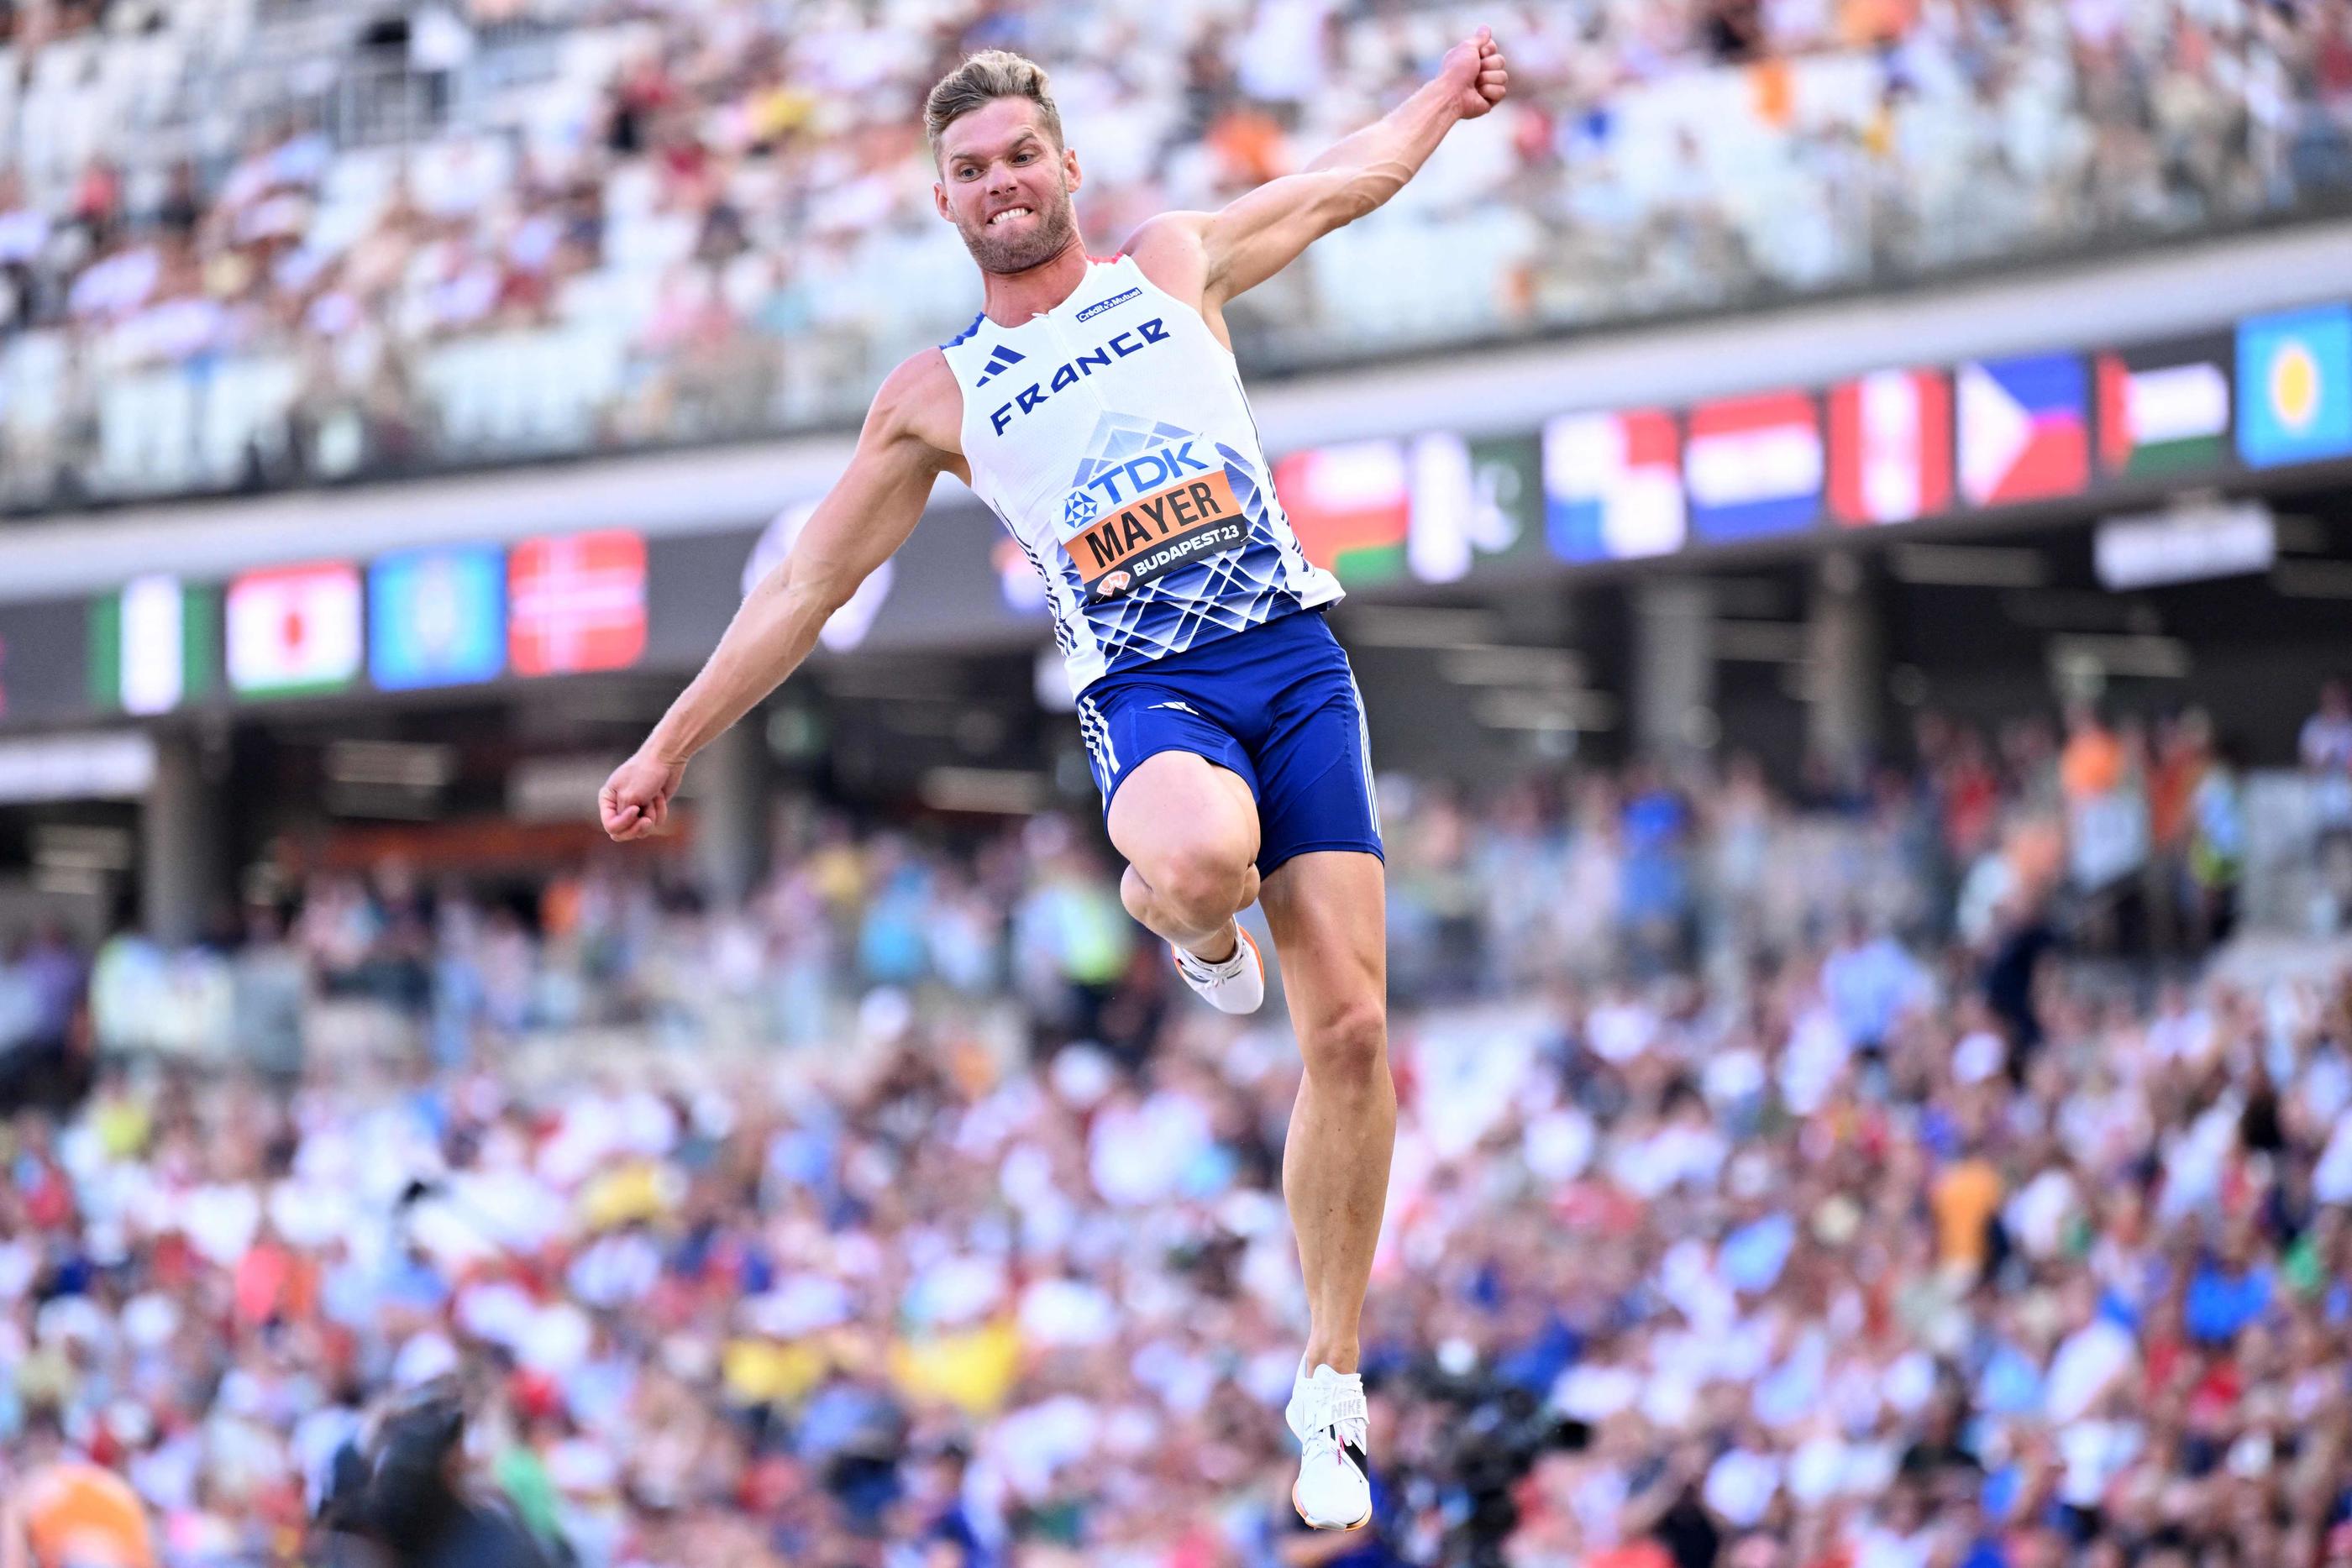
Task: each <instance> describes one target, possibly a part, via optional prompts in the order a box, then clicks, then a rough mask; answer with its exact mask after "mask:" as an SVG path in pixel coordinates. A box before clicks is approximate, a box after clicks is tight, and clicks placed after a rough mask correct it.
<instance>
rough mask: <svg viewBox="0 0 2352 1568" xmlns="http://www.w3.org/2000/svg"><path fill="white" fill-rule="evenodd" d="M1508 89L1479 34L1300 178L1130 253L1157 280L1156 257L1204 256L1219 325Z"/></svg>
mask: <svg viewBox="0 0 2352 1568" xmlns="http://www.w3.org/2000/svg"><path fill="white" fill-rule="evenodd" d="M1509 82H1510V74H1509V72H1508V71H1507V70H1506V69H1505V68H1504V65H1503V51H1502V47H1501V46H1500V45H1498V44H1496V42H1495V39H1494V35H1493V34H1492V32H1491V31H1490V30H1489V29H1487V28H1485V27H1481V28H1479V29H1478V31H1477V33H1476V34H1475V36H1473V37H1469V38H1466V39H1465V40H1464V41H1463V42H1461V43H1459V44H1456V45H1455V46H1454V47H1453V48H1452V49H1450V50H1448V51H1447V53H1446V56H1445V59H1444V63H1443V64H1441V65H1440V66H1439V67H1438V71H1437V74H1436V75H1435V76H1434V77H1432V78H1430V79H1429V80H1428V81H1427V82H1426V83H1424V84H1423V86H1422V88H1421V89H1420V90H1419V91H1417V92H1415V93H1414V94H1413V95H1412V97H1411V98H1409V99H1405V100H1404V102H1402V103H1401V104H1399V105H1398V106H1397V107H1396V108H1395V109H1393V110H1390V111H1389V112H1388V113H1387V114H1385V115H1382V116H1381V118H1380V119H1379V120H1374V121H1373V122H1372V123H1371V124H1370V125H1368V126H1366V127H1364V129H1363V130H1361V131H1357V132H1356V133H1355V134H1354V135H1352V136H1349V137H1348V138H1347V139H1346V140H1344V141H1339V143H1337V144H1336V145H1334V146H1333V147H1331V148H1330V150H1329V151H1328V152H1325V153H1324V154H1323V155H1322V156H1321V157H1319V158H1318V159H1316V160H1315V161H1314V162H1311V163H1309V164H1307V167H1306V168H1304V169H1302V170H1300V171H1299V172H1297V173H1296V174H1286V175H1284V176H1283V177H1282V178H1280V179H1278V180H1269V181H1267V182H1266V183H1265V184H1263V185H1260V186H1259V187H1258V188H1257V189H1256V190H1255V191H1252V192H1250V193H1248V194H1247V195H1245V196H1243V197H1241V198H1239V199H1238V200H1236V201H1234V202H1233V203H1232V204H1229V205H1228V206H1226V207H1225V208H1224V209H1223V210H1222V211H1220V212H1215V213H1171V214H1167V215H1166V216H1165V217H1160V218H1155V219H1153V220H1152V221H1151V222H1150V224H1147V225H1144V227H1143V229H1142V230H1141V231H1140V232H1139V233H1138V234H1137V235H1136V237H1135V240H1134V243H1133V244H1132V245H1131V246H1129V248H1130V249H1131V250H1133V251H1134V252H1135V254H1136V256H1137V259H1138V261H1139V262H1140V263H1142V264H1143V265H1144V266H1145V267H1146V268H1147V270H1150V268H1151V266H1152V261H1153V259H1154V258H1153V257H1152V256H1150V255H1149V254H1147V253H1149V252H1152V251H1160V252H1163V253H1165V252H1177V251H1183V250H1189V249H1192V248H1195V247H1197V251H1198V260H1197V263H1195V272H1194V275H1195V276H1197V277H1199V279H1200V284H1201V294H1202V309H1203V311H1204V312H1207V313H1209V314H1211V315H1212V317H1213V314H1214V312H1215V311H1217V310H1218V309H1219V308H1222V307H1223V304H1224V302H1225V301H1226V300H1228V299H1231V298H1234V296H1235V295H1237V294H1241V293H1244V292H1245V291H1247V290H1249V289H1252V288H1255V287H1257V286H1258V285H1259V284H1261V283H1264V282H1265V280H1266V279H1267V278H1269V277H1273V276H1274V275H1275V274H1276V273H1277V272H1280V271H1281V270H1282V269H1283V268H1284V267H1288V266H1289V265H1290V264H1291V263H1292V262H1293V261H1296V260H1297V258H1298V256H1299V253H1301V252H1302V251H1304V250H1305V249H1306V248H1307V246H1310V245H1312V244H1314V243H1315V242H1316V241H1317V240H1318V239H1321V238H1322V237H1323V236H1324V235H1327V234H1329V233H1330V232H1331V231H1332V230H1333V229H1336V228H1340V227H1344V226H1345V225H1349V224H1351V223H1353V222H1355V221H1356V220H1357V219H1358V218H1360V217H1362V216H1363V215H1364V214H1366V213H1369V212H1371V211H1372V210H1373V209H1375V208H1377V207H1379V206H1380V205H1381V204H1382V203H1384V202H1386V201H1387V200H1388V199H1389V198H1390V197H1391V196H1393V195H1395V194H1396V193H1398V192H1399V191H1401V190H1402V189H1403V188H1404V184H1405V182H1406V181H1408V180H1410V179H1412V177H1413V175H1415V174H1416V173H1418V172H1420V171H1421V166H1422V165H1423V163H1426V162H1429V155H1430V154H1431V153H1433V152H1436V151H1437V144H1438V143H1439V142H1440V141H1444V140H1445V133H1446V132H1447V131H1451V130H1453V129H1454V126H1455V125H1456V124H1458V123H1459V122H1461V121H1462V120H1475V119H1477V118H1478V117H1479V116H1480V115H1483V114H1485V113H1486V112H1487V110H1491V109H1493V108H1494V107H1495V105H1496V104H1498V103H1500V102H1502V101H1503V97H1504V95H1505V93H1506V92H1507V91H1508V90H1509ZM1154 281H1158V278H1157V277H1155V278H1154Z"/></svg>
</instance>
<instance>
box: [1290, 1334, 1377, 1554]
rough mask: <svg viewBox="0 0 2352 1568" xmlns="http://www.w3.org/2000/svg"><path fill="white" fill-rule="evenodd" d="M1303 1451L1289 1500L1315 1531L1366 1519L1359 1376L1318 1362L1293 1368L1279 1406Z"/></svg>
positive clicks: (1368, 1496) (1366, 1452)
mask: <svg viewBox="0 0 2352 1568" xmlns="http://www.w3.org/2000/svg"><path fill="white" fill-rule="evenodd" d="M1282 1415H1283V1418H1284V1419H1285V1420H1286V1421H1288V1422H1289V1423H1290V1430H1291V1432H1292V1434H1293V1435H1294V1436H1296V1437H1297V1438H1298V1443H1299V1447H1300V1448H1301V1449H1302V1450H1304V1451H1303V1453H1302V1454H1301V1455H1300V1458H1299V1461H1298V1480H1297V1484H1296V1485H1294V1486H1293V1487H1292V1488H1291V1489H1290V1505H1291V1506H1292V1507H1293V1508H1295V1509H1297V1511H1298V1517H1299V1518H1301V1519H1303V1520H1305V1521H1307V1524H1308V1526H1309V1527H1311V1528H1313V1529H1316V1530H1356V1529H1360V1528H1361V1527H1362V1526H1364V1525H1366V1524H1369V1523H1370V1522H1371V1518H1372V1482H1371V1478H1370V1474H1369V1473H1368V1472H1369V1470H1370V1465H1371V1458H1370V1448H1371V1440H1372V1419H1371V1412H1370V1409H1368V1408H1367V1407H1366V1406H1365V1404H1364V1380H1363V1378H1362V1377H1361V1376H1360V1375H1358V1374H1356V1373H1353V1372H1350V1373H1346V1374H1344V1375H1343V1374H1340V1373H1337V1372H1334V1371H1332V1370H1331V1369H1330V1368H1329V1367H1328V1366H1318V1367H1317V1368H1316V1369H1315V1375H1313V1376H1312V1377H1309V1376H1307V1369H1306V1368H1305V1367H1301V1368H1299V1377H1298V1381H1297V1382H1296V1383H1294V1384H1293V1385H1291V1389H1290V1405H1289V1407H1288V1408H1287V1409H1286V1410H1284V1411H1283V1413H1282Z"/></svg>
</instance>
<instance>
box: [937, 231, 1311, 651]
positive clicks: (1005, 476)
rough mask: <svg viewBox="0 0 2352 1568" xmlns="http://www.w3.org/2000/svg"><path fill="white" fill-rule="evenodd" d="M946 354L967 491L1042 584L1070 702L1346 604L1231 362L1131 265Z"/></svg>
mask: <svg viewBox="0 0 2352 1568" xmlns="http://www.w3.org/2000/svg"><path fill="white" fill-rule="evenodd" d="M940 348H941V350H942V351H943V352H944V353H945V354H946V355H947V361H948V366H949V368H950V370H952V371H954V372H955V378H956V382H957V384H958V385H959V386H961V388H962V389H963V453H964V459H965V461H966V463H967V464H968V465H970V466H971V487H972V488H973V490H975V491H977V492H978V493H979V495H980V498H981V499H982V500H983V501H986V502H987V503H988V504H989V506H990V507H992V509H993V510H994V511H995V513H996V515H997V516H998V517H1001V518H1002V519H1003V522H1004V526H1005V527H1006V528H1010V529H1011V530H1012V531H1013V538H1015V539H1017V540H1018V541H1020V545H1021V548H1022V549H1023V550H1024V551H1025V552H1026V553H1027V554H1028V557H1029V563H1030V564H1031V565H1032V566H1034V567H1035V568H1036V569H1037V572H1038V575H1039V576H1041V577H1043V578H1044V579H1045V590H1046V597H1047V602H1048V603H1049V604H1050V606H1051V607H1052V610H1053V614H1054V640H1055V643H1057V644H1058V645H1059V646H1060V648H1061V650H1062V656H1063V658H1064V659H1065V660H1066V661H1067V662H1068V664H1069V669H1070V685H1071V689H1072V690H1074V691H1084V690H1085V689H1086V688H1087V686H1088V685H1092V684H1093V683H1094V682H1095V681H1097V679H1099V678H1101V677H1102V676H1103V675H1106V674H1110V673H1112V672H1113V671H1119V670H1129V669H1133V668H1135V667H1137V666H1138V665H1141V664H1150V662H1151V661H1153V660H1155V659H1160V658H1164V657H1166V656H1167V655H1168V654H1171V653H1182V652H1183V651H1184V650H1186V649H1188V648H1196V647H1200V646H1202V644H1204V643H1213V642H1215V641H1217V640H1218V639H1219V638H1222V637H1229V636H1231V635H1233V634H1234V632H1246V631H1248V630H1249V629H1250V628H1251V627H1253V626H1257V625H1262V624H1264V623H1265V622H1268V621H1272V620H1276V619H1277V618H1278V617H1281V616H1284V615H1288V614H1291V613H1293V612H1297V611H1300V610H1306V609H1310V608H1312V607H1314V606H1316V605H1318V604H1328V603H1331V602H1333V601H1336V600H1337V599H1339V580H1338V579H1336V578H1334V577H1333V576H1332V575H1331V574H1330V573H1329V572H1328V571H1325V570H1322V569H1321V568H1320V567H1317V566H1313V565H1310V564H1308V562H1307V557H1306V555H1305V554H1304V552H1302V551H1301V550H1300V549H1299V548H1298V538H1297V535H1296V534H1294V533H1292V532H1291V530H1290V520H1289V518H1287V517H1284V516H1283V512H1282V505H1281V503H1280V502H1278V501H1277V500H1276V499H1275V495H1274V482H1273V478H1272V474H1271V470H1270V469H1269V468H1268V466H1267V465H1266V460H1265V450H1264V448H1262V447H1261V446H1260V445H1259V444H1258V438H1257V424H1256V422H1255V420H1254V419H1253V418H1252V417H1251V414H1250V411H1249V403H1248V402H1247V400H1246V399H1245V398H1244V395H1243V392H1242V382H1241V372H1240V371H1239V370H1238V368H1236V366H1235V365H1234V356H1233V353H1232V351H1231V350H1228V349H1226V347H1225V346H1224V345H1223V343H1220V342H1218V341H1217V340H1216V336H1215V334H1213V333H1212V332H1211V331H1210V330H1209V324H1208V323H1207V322H1206V321H1204V320H1202V319H1201V314H1200V312H1199V311H1198V310H1196V309H1194V308H1192V306H1189V305H1187V304H1185V303H1184V302H1183V301H1181V300H1180V299H1178V298H1175V297H1174V296H1173V295H1171V294H1168V293H1165V292H1163V291H1162V290H1160V288H1159V287H1155V286H1154V285H1153V284H1152V282H1151V281H1150V279H1149V278H1147V277H1144V276H1143V269H1142V268H1141V267H1138V266H1136V264H1135V261H1134V258H1133V257H1131V256H1118V257H1116V258H1114V259H1112V260H1109V261H1093V262H1091V263H1090V264H1089V265H1088V267H1087V274H1086V277H1085V278H1084V279H1083V280H1082V281H1081V282H1080V283H1079V284H1078V287H1076V289H1075V290H1073V291H1072V293H1071V295H1070V297H1069V298H1067V299H1065V300H1063V301H1062V303H1060V304H1059V305H1057V306H1055V308H1053V309H1051V310H1048V311H1046V312H1045V313H1044V314H1042V315H1039V316H1034V317H1032V318H1031V319H1029V320H1028V321H1026V322H1024V324H1022V325H1021V326H1018V327H1003V326H999V325H998V324H997V323H995V322H993V321H991V320H990V319H988V318H987V316H986V315H985V314H982V316H980V317H977V318H975V319H973V321H972V324H971V326H970V327H968V328H966V329H964V331H963V333H962V335H961V337H958V338H957V339H956V340H954V341H952V342H950V343H944V344H941V345H940Z"/></svg>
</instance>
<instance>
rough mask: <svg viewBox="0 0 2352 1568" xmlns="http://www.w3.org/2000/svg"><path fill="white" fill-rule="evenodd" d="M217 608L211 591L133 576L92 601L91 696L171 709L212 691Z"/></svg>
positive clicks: (105, 702)
mask: <svg viewBox="0 0 2352 1568" xmlns="http://www.w3.org/2000/svg"><path fill="white" fill-rule="evenodd" d="M219 620H220V617H219V613H218V610H217V608H216V607H215V603H214V601H213V594H212V591H211V590H209V589H202V588H191V587H189V586H188V585H187V584H185V583H184V582H182V581H181V580H179V579H178V578H176V577H164V576H161V575H158V576H152V577H141V578H134V579H133V580H131V581H130V582H127V583H125V584H123V586H122V591H121V592H120V593H110V594H107V595H106V596H105V597H104V598H102V599H100V600H99V601H97V602H96V603H94V604H93V605H91V606H90V616H89V687H90V693H89V695H90V698H91V700H92V701H93V702H95V703H96V704H97V705H98V706H100V707H102V708H110V709H111V708H119V709H121V711H122V712H124V713H132V714H158V713H169V712H171V711H172V710H173V708H175V707H178V706H180V705H181V704H182V703H183V702H185V701H186V700H187V699H189V698H190V697H194V696H201V695H204V694H205V692H207V691H209V690H211V688H212V682H213V670H212V661H213V643H214V640H215V638H216V637H217V636H218V634H219V630H220V628H219Z"/></svg>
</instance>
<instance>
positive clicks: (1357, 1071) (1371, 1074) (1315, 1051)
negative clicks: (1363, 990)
mask: <svg viewBox="0 0 2352 1568" xmlns="http://www.w3.org/2000/svg"><path fill="white" fill-rule="evenodd" d="M1298 1049H1299V1052H1300V1054H1301V1055H1302V1056H1303V1057H1305V1059H1306V1062H1307V1075H1308V1076H1309V1077H1311V1078H1313V1079H1314V1080H1315V1081H1316V1082H1317V1083H1318V1085H1321V1086H1324V1087H1328V1088H1335V1089H1349V1088H1362V1087H1366V1086H1369V1085H1370V1084H1371V1083H1372V1082H1375V1081H1376V1080H1377V1079H1378V1078H1379V1077H1380V1076H1381V1075H1384V1074H1385V1073H1387V1071H1388V1070H1389V1024H1388V1018H1387V1015H1386V1013H1385V1012H1384V1010H1383V1009H1381V1005H1380V1004H1379V1003H1378V1002H1376V1001H1364V1002H1352V1003H1348V1004H1346V1005H1343V1006H1341V1007H1338V1008H1335V1009H1332V1010H1331V1012H1330V1013H1329V1014H1328V1016H1326V1017H1324V1018H1319V1019H1315V1020H1314V1021H1313V1022H1311V1023H1309V1024H1308V1025H1307V1028H1306V1029H1305V1030H1301V1031H1300V1034H1299V1040H1298Z"/></svg>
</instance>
